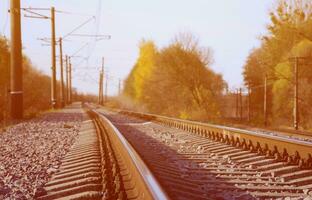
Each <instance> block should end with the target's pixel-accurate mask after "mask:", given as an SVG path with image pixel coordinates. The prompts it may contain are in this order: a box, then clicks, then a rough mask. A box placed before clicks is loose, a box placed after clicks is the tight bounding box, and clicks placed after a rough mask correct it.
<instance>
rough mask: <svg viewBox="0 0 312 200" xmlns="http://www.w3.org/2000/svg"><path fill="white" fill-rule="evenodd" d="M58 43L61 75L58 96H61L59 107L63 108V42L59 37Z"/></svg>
mask: <svg viewBox="0 0 312 200" xmlns="http://www.w3.org/2000/svg"><path fill="white" fill-rule="evenodd" d="M59 45H60V65H61V66H60V67H61V68H60V71H61V73H60V75H61V92H60V96H61V107H62V108H63V107H64V105H65V91H64V74H63V42H62V38H61V37H60V39H59Z"/></svg>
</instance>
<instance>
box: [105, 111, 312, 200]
mask: <svg viewBox="0 0 312 200" xmlns="http://www.w3.org/2000/svg"><path fill="white" fill-rule="evenodd" d="M101 112H102V114H104V115H105V116H106V117H107V118H108V119H109V120H110V121H112V123H113V124H114V125H115V126H116V127H117V128H118V129H119V130H120V132H121V133H122V134H123V135H124V136H125V138H126V139H127V140H128V141H129V142H130V143H131V144H132V146H133V147H134V148H135V149H136V150H137V152H138V153H139V154H140V156H141V157H142V159H143V160H144V161H145V162H146V163H147V165H148V166H149V167H150V169H151V171H152V172H153V173H154V174H155V176H156V178H157V179H158V180H159V182H160V184H161V185H162V186H163V188H165V189H166V192H167V193H168V195H169V196H170V198H172V199H285V198H290V199H304V198H306V199H309V198H310V199H311V196H312V165H311V152H312V143H310V142H307V141H300V140H291V139H289V138H288V139H287V138H284V137H277V136H269V135H263V134H256V133H254V132H251V131H244V130H239V129H231V128H228V127H221V126H215V125H207V124H201V123H196V122H190V121H184V120H178V119H172V118H167V117H162V116H157V115H148V114H142V113H133V112H128V111H120V112H119V113H118V112H111V111H107V110H102V111H101Z"/></svg>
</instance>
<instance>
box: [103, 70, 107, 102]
mask: <svg viewBox="0 0 312 200" xmlns="http://www.w3.org/2000/svg"><path fill="white" fill-rule="evenodd" d="M103 77H104V76H103ZM107 87H108V76H107V74H106V77H105V102H106V101H107Z"/></svg>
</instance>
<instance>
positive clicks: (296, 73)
mask: <svg viewBox="0 0 312 200" xmlns="http://www.w3.org/2000/svg"><path fill="white" fill-rule="evenodd" d="M294 73H295V74H294V78H295V80H294V81H295V85H294V90H295V91H294V128H295V129H296V130H298V126H299V108H298V57H295V66H294Z"/></svg>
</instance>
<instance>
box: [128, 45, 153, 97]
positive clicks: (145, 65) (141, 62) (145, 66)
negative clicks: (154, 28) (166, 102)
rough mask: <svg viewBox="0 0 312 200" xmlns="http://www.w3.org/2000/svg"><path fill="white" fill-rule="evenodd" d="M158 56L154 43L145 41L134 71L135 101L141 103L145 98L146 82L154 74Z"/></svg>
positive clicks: (141, 46)
mask: <svg viewBox="0 0 312 200" xmlns="http://www.w3.org/2000/svg"><path fill="white" fill-rule="evenodd" d="M156 54H157V49H156V46H155V45H154V43H153V42H152V41H145V40H143V41H142V42H141V43H140V55H139V58H138V61H137V63H136V66H135V68H134V69H133V83H132V84H133V89H134V95H135V96H134V100H135V101H136V102H140V101H141V99H142V98H143V95H142V89H143V87H144V82H145V81H146V80H148V79H149V78H150V76H151V74H152V70H153V67H154V65H155V57H156Z"/></svg>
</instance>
